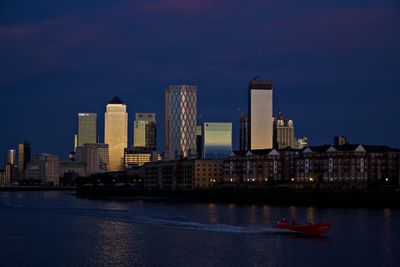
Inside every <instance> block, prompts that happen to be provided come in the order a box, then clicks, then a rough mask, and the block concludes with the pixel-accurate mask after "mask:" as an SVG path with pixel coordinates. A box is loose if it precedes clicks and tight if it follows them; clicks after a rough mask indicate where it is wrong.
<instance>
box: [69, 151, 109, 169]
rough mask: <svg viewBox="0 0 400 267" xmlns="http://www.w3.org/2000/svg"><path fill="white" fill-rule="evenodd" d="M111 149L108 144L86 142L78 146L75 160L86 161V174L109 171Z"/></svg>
mask: <svg viewBox="0 0 400 267" xmlns="http://www.w3.org/2000/svg"><path fill="white" fill-rule="evenodd" d="M108 154H109V149H108V145H107V144H84V145H82V146H80V147H77V148H76V154H75V161H76V162H81V163H84V164H85V166H86V168H85V174H86V175H87V176H88V175H91V174H95V173H99V172H106V171H108V165H109V158H108Z"/></svg>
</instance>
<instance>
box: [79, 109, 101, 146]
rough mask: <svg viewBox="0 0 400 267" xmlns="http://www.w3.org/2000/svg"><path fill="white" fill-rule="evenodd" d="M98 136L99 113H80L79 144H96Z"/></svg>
mask: <svg viewBox="0 0 400 267" xmlns="http://www.w3.org/2000/svg"><path fill="white" fill-rule="evenodd" d="M97 137H98V133H97V113H79V114H78V140H77V141H78V144H77V146H82V145H84V144H96V143H98V138H97Z"/></svg>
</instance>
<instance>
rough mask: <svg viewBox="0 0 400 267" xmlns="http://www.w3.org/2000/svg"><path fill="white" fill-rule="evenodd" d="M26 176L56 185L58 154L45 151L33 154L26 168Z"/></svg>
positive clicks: (58, 169)
mask: <svg viewBox="0 0 400 267" xmlns="http://www.w3.org/2000/svg"><path fill="white" fill-rule="evenodd" d="M26 178H27V179H36V180H41V181H42V183H43V184H47V185H58V184H59V179H60V160H59V158H58V156H55V155H50V154H45V153H42V154H37V155H34V156H33V157H32V161H31V162H30V163H29V166H28V168H27V169H26Z"/></svg>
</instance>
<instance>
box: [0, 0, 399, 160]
mask: <svg viewBox="0 0 400 267" xmlns="http://www.w3.org/2000/svg"><path fill="white" fill-rule="evenodd" d="M83 2H84V3H83ZM327 2H329V3H327ZM257 75H261V79H266V80H272V81H273V85H274V90H275V91H274V94H275V96H274V108H275V110H276V111H277V110H278V108H279V109H280V110H281V111H282V112H283V114H284V115H285V116H287V117H289V118H291V119H293V120H294V121H295V127H296V132H295V134H296V136H308V137H309V138H310V140H311V144H313V145H319V144H325V143H331V142H332V141H331V138H332V137H333V136H334V135H347V136H349V137H350V141H351V142H354V143H369V144H387V145H391V146H395V147H400V108H399V100H400V1H398V0H373V1H372V0H357V1H356V0H333V1H320V0H312V1H311V0H304V1H298V0H292V1H288V0H266V1H262V0H242V1H237V0H221V1H218V0H197V1H195V0H143V1H123V0H108V1H106V0H90V1H82V0H58V1H54V0H42V1H32V0H19V1H15V0H1V1H0V101H1V105H0V113H1V132H0V134H1V138H0V151H1V155H0V158H2V157H3V156H4V154H5V153H6V151H7V149H9V148H15V147H16V146H17V144H18V143H19V142H20V141H21V140H25V139H26V140H29V141H30V142H31V143H32V149H33V152H34V153H39V152H48V153H54V154H58V155H60V157H61V158H66V157H67V153H68V152H69V151H71V150H72V147H73V136H74V134H75V132H76V120H77V113H78V112H98V113H99V128H100V137H101V140H102V139H103V128H104V111H105V105H106V104H107V102H108V101H110V100H111V99H112V98H113V97H114V96H119V97H120V98H121V99H122V100H123V101H125V103H126V104H127V105H128V111H129V144H132V138H133V137H132V131H133V127H132V124H133V117H134V112H156V113H157V119H158V126H159V131H158V136H159V138H158V140H159V148H160V149H161V148H162V143H163V133H164V131H163V124H164V122H163V105H164V104H163V96H164V89H165V88H166V87H168V86H169V85H170V84H182V83H187V84H194V85H197V86H198V114H199V115H201V116H202V120H203V121H231V122H233V123H234V131H235V132H234V145H235V147H236V148H237V147H238V140H237V138H238V133H237V132H238V127H239V126H238V120H239V116H240V113H241V111H240V110H239V108H240V109H241V110H243V111H245V110H246V108H247V84H248V81H249V80H250V79H251V78H252V77H254V76H257Z"/></svg>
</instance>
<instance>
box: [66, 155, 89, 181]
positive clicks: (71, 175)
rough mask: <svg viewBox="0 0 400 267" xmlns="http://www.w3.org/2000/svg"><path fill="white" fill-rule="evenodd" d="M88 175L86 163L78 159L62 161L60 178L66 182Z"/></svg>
mask: <svg viewBox="0 0 400 267" xmlns="http://www.w3.org/2000/svg"><path fill="white" fill-rule="evenodd" d="M85 176H86V164H85V163H83V162H78V161H70V160H66V161H60V178H62V179H63V181H64V182H73V180H75V179H76V178H78V177H85Z"/></svg>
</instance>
